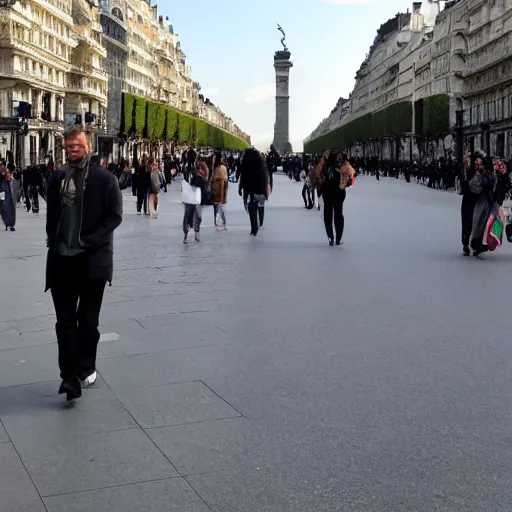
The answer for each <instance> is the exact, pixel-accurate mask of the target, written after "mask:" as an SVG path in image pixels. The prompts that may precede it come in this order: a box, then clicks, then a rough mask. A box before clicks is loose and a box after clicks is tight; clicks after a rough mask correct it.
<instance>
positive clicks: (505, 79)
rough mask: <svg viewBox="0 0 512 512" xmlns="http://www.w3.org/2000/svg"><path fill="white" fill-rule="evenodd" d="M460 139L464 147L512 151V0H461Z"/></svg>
mask: <svg viewBox="0 0 512 512" xmlns="http://www.w3.org/2000/svg"><path fill="white" fill-rule="evenodd" d="M463 3H464V6H465V10H466V11H467V22H466V24H465V27H466V30H465V31H462V30H461V38H462V39H463V42H461V46H463V48H464V50H465V51H466V52H467V56H466V66H465V69H464V73H463V76H464V92H463V101H464V137H465V142H466V147H467V148H468V149H481V150H483V151H485V152H487V153H489V154H491V155H500V156H505V157H510V156H511V154H512V34H511V31H512V2H511V1H510V0H465V1H464V2H463Z"/></svg>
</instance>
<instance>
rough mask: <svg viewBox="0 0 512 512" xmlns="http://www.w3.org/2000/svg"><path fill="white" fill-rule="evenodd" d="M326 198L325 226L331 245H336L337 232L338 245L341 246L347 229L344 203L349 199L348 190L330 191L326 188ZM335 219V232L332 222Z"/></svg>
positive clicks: (323, 195) (324, 192) (324, 193)
mask: <svg viewBox="0 0 512 512" xmlns="http://www.w3.org/2000/svg"><path fill="white" fill-rule="evenodd" d="M322 197H323V198H324V224H325V232H326V233H327V238H328V239H329V245H334V231H336V245H340V244H341V239H342V237H343V231H344V229H345V217H344V216H343V203H344V202H345V199H346V197H347V191H346V190H340V189H339V187H338V188H336V189H334V188H332V189H330V188H327V187H325V189H324V190H323V191H322ZM333 219H334V231H333V229H332V222H333Z"/></svg>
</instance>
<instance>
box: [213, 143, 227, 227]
mask: <svg viewBox="0 0 512 512" xmlns="http://www.w3.org/2000/svg"><path fill="white" fill-rule="evenodd" d="M213 169H214V170H213V174H212V204H213V216H214V218H215V225H216V226H217V229H218V230H226V212H225V211H224V205H225V204H226V203H227V202H228V183H229V182H228V170H227V167H226V165H225V163H224V160H223V158H222V153H221V152H220V151H217V152H216V153H215V157H214V161H213Z"/></svg>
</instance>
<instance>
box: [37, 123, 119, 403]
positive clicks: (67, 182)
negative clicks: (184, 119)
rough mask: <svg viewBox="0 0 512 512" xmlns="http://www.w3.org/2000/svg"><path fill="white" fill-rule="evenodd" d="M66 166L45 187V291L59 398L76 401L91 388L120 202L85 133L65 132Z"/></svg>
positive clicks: (114, 182)
mask: <svg viewBox="0 0 512 512" xmlns="http://www.w3.org/2000/svg"><path fill="white" fill-rule="evenodd" d="M64 145H65V149H66V152H67V156H68V164H67V165H66V166H64V167H63V168H62V169H60V170H59V171H57V172H56V173H55V174H54V176H53V177H52V179H51V181H50V183H49V185H48V198H47V204H48V209H47V221H46V234H47V237H48V240H47V245H48V259H47V266H46V289H45V291H47V290H50V291H51V294H52V298H53V304H54V306H55V313H56V316H57V323H56V326H55V329H56V334H57V343H58V348H59V367H60V375H61V378H62V383H61V386H60V388H59V394H66V397H67V400H68V401H69V400H73V399H75V398H79V397H80V396H81V395H82V388H83V387H87V386H90V385H92V384H94V382H95V381H96V378H97V374H96V353H97V347H98V342H99V339H100V333H99V331H98V323H99V316H100V310H101V304H102V301H103V293H104V290H105V285H106V283H107V282H110V283H111V282H112V273H113V250H114V237H113V233H114V230H115V229H116V228H117V227H118V226H119V225H120V224H121V221H122V214H123V200H122V195H121V191H120V189H119V185H118V181H117V179H116V177H115V176H114V175H113V174H112V173H110V172H108V171H107V170H106V169H103V168H102V167H101V166H100V165H96V164H93V163H91V161H90V157H91V155H90V153H89V151H90V150H89V141H88V140H87V136H86V134H85V133H84V131H83V129H82V128H81V127H79V126H72V127H70V128H68V129H67V130H66V131H65V132H64Z"/></svg>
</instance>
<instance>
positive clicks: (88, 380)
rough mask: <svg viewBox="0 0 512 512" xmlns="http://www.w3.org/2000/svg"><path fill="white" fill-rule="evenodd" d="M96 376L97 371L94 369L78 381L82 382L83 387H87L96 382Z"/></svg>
mask: <svg viewBox="0 0 512 512" xmlns="http://www.w3.org/2000/svg"><path fill="white" fill-rule="evenodd" d="M97 378H98V373H97V372H96V371H94V372H92V373H91V375H89V377H87V378H86V379H85V380H81V381H80V383H81V384H82V387H83V388H89V387H91V386H92V385H93V384H94V383H95V382H96V379H97Z"/></svg>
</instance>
